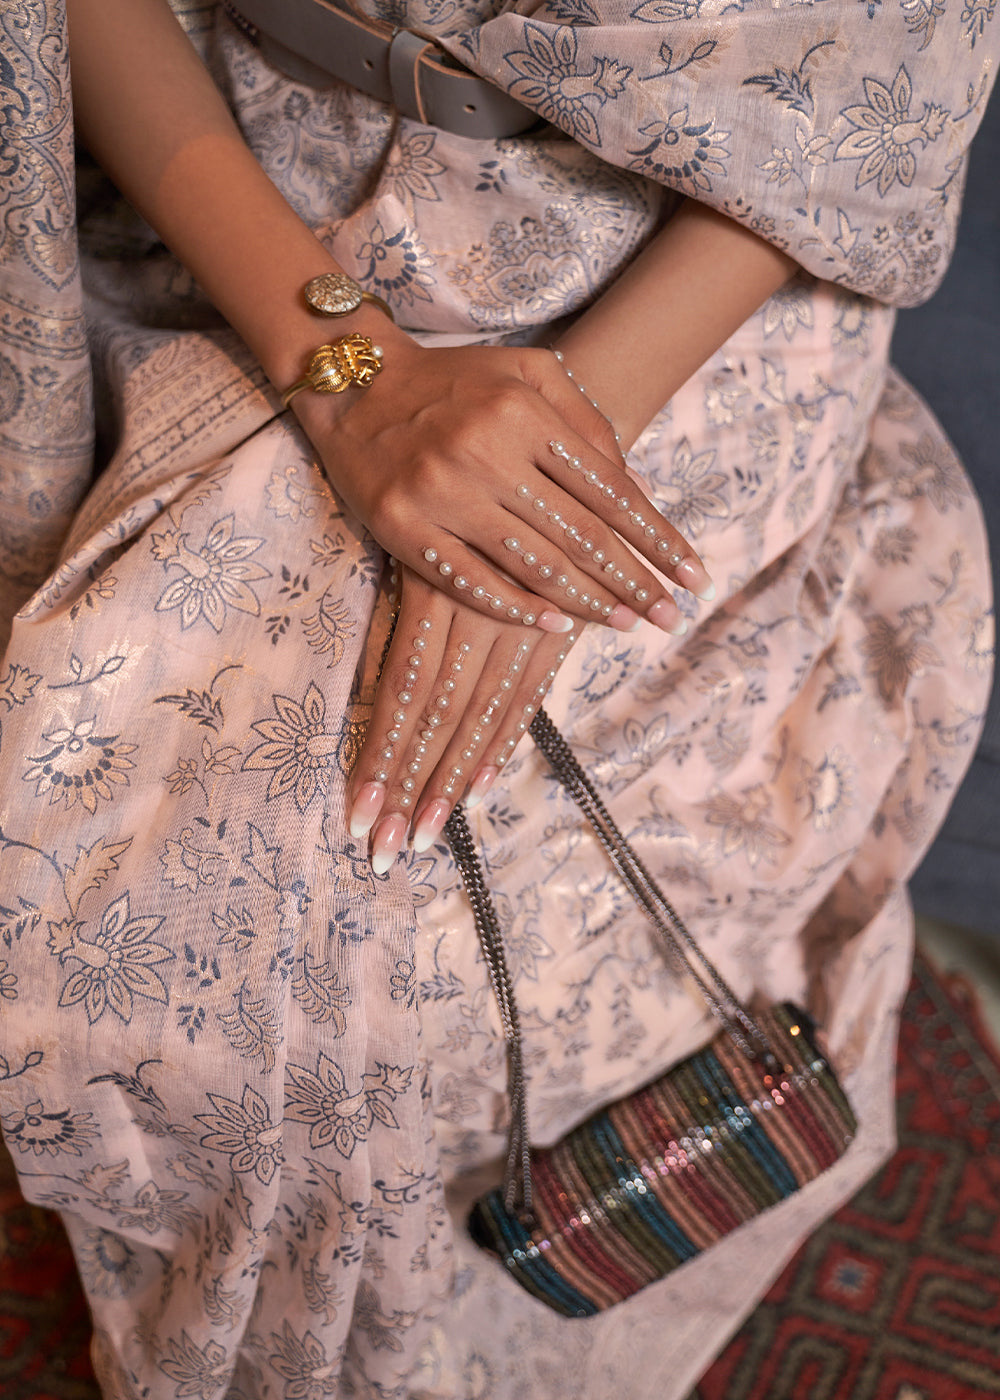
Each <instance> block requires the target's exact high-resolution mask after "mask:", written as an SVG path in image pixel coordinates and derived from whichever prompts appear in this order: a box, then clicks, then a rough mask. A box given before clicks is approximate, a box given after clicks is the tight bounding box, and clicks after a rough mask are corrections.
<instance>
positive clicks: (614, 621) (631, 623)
mask: <svg viewBox="0 0 1000 1400" xmlns="http://www.w3.org/2000/svg"><path fill="white" fill-rule="evenodd" d="M604 620H605V622H606V623H607V624H608V626H609V627H614V628H615V630H616V631H618V632H634V631H635V630H636V629H637V628H638V626H639V624H640V622H641V621H642V619H641V618H640V616H639V614H638V613H634V612H633V611H632V609H631V608H627V607H626V606H625V604H624V603H619V604H618V606H617V607H616V608H615V610H614V612H612V613H609V614H608V616H607V617H606V618H605V619H604Z"/></svg>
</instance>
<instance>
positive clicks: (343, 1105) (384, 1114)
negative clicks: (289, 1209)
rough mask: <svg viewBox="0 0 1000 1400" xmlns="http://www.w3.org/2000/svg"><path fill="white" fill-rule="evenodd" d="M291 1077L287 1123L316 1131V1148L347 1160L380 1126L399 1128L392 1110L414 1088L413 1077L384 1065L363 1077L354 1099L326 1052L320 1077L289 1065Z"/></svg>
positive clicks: (313, 1137) (312, 1133)
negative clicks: (332, 1150)
mask: <svg viewBox="0 0 1000 1400" xmlns="http://www.w3.org/2000/svg"><path fill="white" fill-rule="evenodd" d="M287 1073H288V1081H289V1082H288V1085H287V1086H286V1090H285V1114H286V1117H287V1118H288V1119H289V1121H290V1122H293V1123H308V1124H309V1125H310V1129H309V1146H310V1147H313V1148H320V1147H327V1146H330V1145H332V1146H333V1147H335V1148H336V1150H337V1151H338V1152H339V1153H340V1155H341V1156H342V1157H350V1156H351V1154H352V1153H353V1151H354V1149H355V1147H357V1145H358V1143H359V1142H365V1141H366V1140H367V1138H368V1134H369V1133H370V1131H371V1129H372V1126H373V1124H374V1123H375V1122H376V1121H378V1122H379V1123H383V1124H384V1125H385V1126H386V1127H387V1128H398V1127H399V1124H398V1122H397V1121H396V1115H395V1114H394V1113H393V1111H392V1108H391V1105H392V1103H393V1102H394V1101H395V1100H396V1099H397V1098H398V1096H399V1094H400V1093H401V1092H402V1091H403V1090H404V1089H406V1088H408V1087H409V1083H410V1078H411V1075H412V1073H413V1071H412V1070H409V1069H400V1068H399V1067H398V1066H396V1065H382V1064H380V1065H379V1066H378V1073H377V1074H364V1075H362V1076H361V1088H360V1089H359V1090H358V1091H357V1093H354V1094H351V1093H348V1089H347V1081H346V1080H345V1078H344V1072H343V1070H342V1069H341V1068H340V1066H339V1065H337V1064H335V1063H334V1061H333V1060H331V1059H330V1057H329V1056H328V1055H325V1054H323V1053H322V1052H320V1056H319V1059H318V1060H317V1063H316V1073H315V1074H313V1073H312V1071H311V1070H308V1069H304V1068H302V1067H301V1066H300V1065H289V1066H288V1071H287Z"/></svg>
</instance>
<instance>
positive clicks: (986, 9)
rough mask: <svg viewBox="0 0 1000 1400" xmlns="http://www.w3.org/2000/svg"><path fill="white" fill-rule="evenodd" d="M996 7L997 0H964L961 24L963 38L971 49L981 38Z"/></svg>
mask: <svg viewBox="0 0 1000 1400" xmlns="http://www.w3.org/2000/svg"><path fill="white" fill-rule="evenodd" d="M996 7H997V0H966V5H965V8H964V9H963V10H962V23H963V24H964V25H965V37H966V38H967V39H968V40H969V44H970V46H971V47H972V48H975V47H976V40H977V39H981V38H982V37H983V33H984V32H985V29H986V26H987V25H988V24H989V22H990V20H991V19H992V18H993V13H994V11H995V10H996Z"/></svg>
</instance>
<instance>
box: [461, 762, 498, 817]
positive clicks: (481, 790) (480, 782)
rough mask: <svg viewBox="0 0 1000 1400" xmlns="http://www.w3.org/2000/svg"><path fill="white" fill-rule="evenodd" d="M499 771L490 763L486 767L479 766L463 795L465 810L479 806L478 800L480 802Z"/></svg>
mask: <svg viewBox="0 0 1000 1400" xmlns="http://www.w3.org/2000/svg"><path fill="white" fill-rule="evenodd" d="M499 772H500V769H499V768H494V767H493V766H492V764H491V765H489V766H488V767H486V768H480V770H479V772H478V773H477V774H476V776H475V777H474V778H473V780H472V783H471V785H470V787H469V791H468V793H467V794H466V797H465V806H466V809H467V810H470V811H471V809H472V808H473V807H478V806H479V804H480V802H482V800H483V798H484V797H485V796H486V794H487V793H488V792H489V790H490V788H491V787H492V786H493V784H494V783H495V782H496V776H497V774H498V773H499Z"/></svg>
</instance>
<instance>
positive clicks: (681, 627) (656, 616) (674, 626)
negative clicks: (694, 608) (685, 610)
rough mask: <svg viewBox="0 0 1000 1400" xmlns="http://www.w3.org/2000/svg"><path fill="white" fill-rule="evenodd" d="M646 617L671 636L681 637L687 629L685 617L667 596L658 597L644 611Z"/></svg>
mask: <svg viewBox="0 0 1000 1400" xmlns="http://www.w3.org/2000/svg"><path fill="white" fill-rule="evenodd" d="M646 618H647V620H648V621H649V622H651V623H653V625H654V626H655V627H659V628H660V630H661V631H663V632H669V633H670V635H671V636H672V637H683V636H684V633H685V632H686V631H687V630H688V625H687V618H686V617H684V616H683V615H682V614H681V613H680V611H679V609H678V607H677V604H676V603H674V602H671V600H670V599H669V598H660V599H659V601H658V602H655V603H654V604H653V606H652V607H651V608H649V609H648V611H647V613H646Z"/></svg>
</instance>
